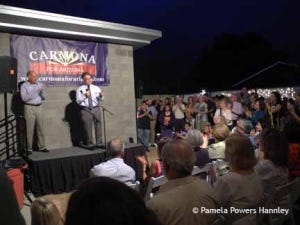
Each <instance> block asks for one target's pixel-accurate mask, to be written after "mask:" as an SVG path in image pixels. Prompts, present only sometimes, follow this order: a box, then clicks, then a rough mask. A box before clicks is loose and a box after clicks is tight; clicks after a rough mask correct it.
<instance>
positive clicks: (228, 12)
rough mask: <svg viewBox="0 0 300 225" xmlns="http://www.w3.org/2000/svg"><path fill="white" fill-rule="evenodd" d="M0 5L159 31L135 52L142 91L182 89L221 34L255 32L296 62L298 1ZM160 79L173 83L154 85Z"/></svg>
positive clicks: (91, 0)
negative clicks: (154, 38) (142, 85)
mask: <svg viewBox="0 0 300 225" xmlns="http://www.w3.org/2000/svg"><path fill="white" fill-rule="evenodd" d="M77 2H80V3H77ZM0 4H3V5H11V6H16V7H23V8H28V9H35V10H41V11H48V12H54V13H59V14H65V15H71V16H78V17H85V18H91V19H97V20H103V21H108V22H116V23H121V24H128V25H133V26H140V27H145V28H151V29H157V30H161V31H162V33H163V37H162V38H161V39H158V40H156V41H154V42H153V43H152V44H151V45H149V46H147V47H144V48H142V49H139V50H137V51H135V79H136V83H138V81H139V80H141V81H143V84H144V92H145V93H151V92H158V90H162V92H174V91H180V88H181V87H182V85H184V82H182V81H181V80H182V78H184V77H186V76H188V71H189V70H190V68H191V67H192V66H193V65H195V64H196V63H197V62H198V61H199V58H200V55H201V54H200V53H201V51H202V49H203V48H204V47H210V46H211V45H212V44H213V42H214V38H215V37H216V36H218V35H220V34H222V33H232V34H240V35H242V34H243V33H245V32H255V33H257V34H258V35H259V36H262V37H264V38H265V39H266V40H267V41H268V42H270V43H271V44H272V47H273V49H274V50H281V51H284V52H286V53H287V55H288V58H287V60H288V61H289V62H291V63H297V64H300V32H299V30H300V13H299V9H300V1H299V0H263V1H262V0H227V1H224V0H211V1H207V0H205V1H204V0H157V1H143V0H132V1H129V0H110V1H101V0H88V1H76V0H51V1H41V0H26V1H24V0H18V1H17V0H0ZM264 66H267V65H261V67H264ZM242 78H244V77H241V79H242ZM174 80H175V81H174ZM161 81H163V82H166V81H168V82H170V83H175V85H172V87H170V88H168V85H164V87H163V88H161V87H159V86H157V85H155V86H157V87H156V88H153V87H152V85H154V84H153V82H156V83H158V82H159V83H162V82H161ZM151 82H152V83H151ZM199 85H200V86H201V84H199Z"/></svg>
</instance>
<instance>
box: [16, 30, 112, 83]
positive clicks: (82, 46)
mask: <svg viewBox="0 0 300 225" xmlns="http://www.w3.org/2000/svg"><path fill="white" fill-rule="evenodd" d="M10 49H11V57H14V58H16V59H17V64H18V68H17V70H18V82H21V81H25V80H26V79H27V77H26V73H27V71H28V70H34V71H35V72H36V73H37V74H39V81H40V82H42V83H44V84H45V85H47V86H78V85H80V84H82V79H81V74H82V73H83V72H89V73H90V74H91V75H92V78H93V84H95V85H99V86H107V85H109V82H110V79H109V76H108V68H107V67H108V66H107V54H108V49H107V44H103V43H94V42H84V41H71V40H63V39H52V38H43V37H31V36H22V35H10Z"/></svg>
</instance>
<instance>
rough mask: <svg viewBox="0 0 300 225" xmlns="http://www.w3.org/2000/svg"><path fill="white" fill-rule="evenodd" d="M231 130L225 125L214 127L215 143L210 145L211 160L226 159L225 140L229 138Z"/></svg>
mask: <svg viewBox="0 0 300 225" xmlns="http://www.w3.org/2000/svg"><path fill="white" fill-rule="evenodd" d="M229 134H230V130H229V128H228V127H227V126H226V125H225V124H223V123H220V124H216V125H214V126H213V131H212V135H213V137H214V139H215V143H213V144H211V145H208V148H207V150H208V155H209V158H210V159H211V160H213V159H224V158H225V139H226V138H227V137H228V136H229Z"/></svg>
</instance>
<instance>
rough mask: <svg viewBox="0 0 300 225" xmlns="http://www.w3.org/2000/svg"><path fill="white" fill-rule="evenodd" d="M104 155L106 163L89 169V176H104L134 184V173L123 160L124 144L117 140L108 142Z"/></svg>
mask: <svg viewBox="0 0 300 225" xmlns="http://www.w3.org/2000/svg"><path fill="white" fill-rule="evenodd" d="M106 154H107V156H108V158H109V160H108V161H106V162H102V163H100V164H99V165H96V166H94V167H93V168H92V169H91V173H90V175H91V176H97V177H100V176H105V177H111V178H113V179H116V180H118V181H120V182H123V183H126V184H132V183H134V182H135V171H134V170H133V169H132V168H131V167H130V166H128V165H127V164H126V163H125V162H124V160H123V157H124V144H123V142H122V141H121V139H119V138H114V139H112V140H110V141H109V142H108V144H107V150H106Z"/></svg>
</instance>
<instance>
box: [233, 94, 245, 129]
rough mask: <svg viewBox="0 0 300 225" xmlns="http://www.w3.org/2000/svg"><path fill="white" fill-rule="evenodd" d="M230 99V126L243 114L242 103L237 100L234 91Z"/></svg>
mask: <svg viewBox="0 0 300 225" xmlns="http://www.w3.org/2000/svg"><path fill="white" fill-rule="evenodd" d="M230 100H231V113H232V126H235V125H236V121H237V119H238V118H241V117H242V116H243V114H244V108H243V106H242V104H241V103H240V102H239V101H238V96H237V95H236V94H234V93H232V94H231V96H230Z"/></svg>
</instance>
